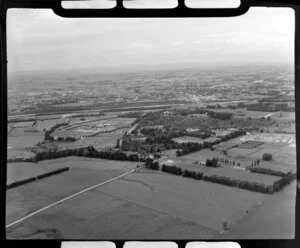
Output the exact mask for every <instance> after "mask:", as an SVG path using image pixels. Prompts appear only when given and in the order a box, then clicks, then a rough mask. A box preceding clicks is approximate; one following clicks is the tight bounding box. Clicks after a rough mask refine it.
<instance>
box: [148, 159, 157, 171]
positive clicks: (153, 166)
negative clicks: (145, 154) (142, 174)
mask: <svg viewBox="0 0 300 248" xmlns="http://www.w3.org/2000/svg"><path fill="white" fill-rule="evenodd" d="M145 167H146V168H147V169H151V170H159V164H158V162H157V161H155V162H154V161H153V159H151V158H147V159H146V161H145Z"/></svg>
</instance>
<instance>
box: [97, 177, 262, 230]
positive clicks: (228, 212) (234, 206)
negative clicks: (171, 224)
mask: <svg viewBox="0 0 300 248" xmlns="http://www.w3.org/2000/svg"><path fill="white" fill-rule="evenodd" d="M178 185H180V187H179V186H178ZM96 191H99V192H102V193H104V194H108V195H113V196H115V197H117V198H121V199H125V200H128V201H131V202H135V203H137V204H139V205H142V206H145V207H148V208H151V209H155V210H158V211H162V212H165V213H168V214H170V215H172V216H177V217H179V218H182V219H185V220H188V221H192V222H196V223H198V224H200V225H203V226H205V227H206V228H209V229H213V230H216V231H219V230H220V229H221V228H222V221H225V220H227V221H229V222H232V223H233V222H235V221H236V220H237V219H239V218H241V216H242V215H243V214H244V213H245V211H246V210H247V209H250V208H252V207H254V206H255V204H257V203H259V202H260V201H262V200H263V198H264V196H263V194H259V193H252V192H247V191H246V192H245V191H243V190H240V189H236V188H230V187H224V186H221V185H218V184H212V183H208V182H204V181H195V180H187V179H186V178H183V177H176V176H173V175H168V174H165V173H155V174H149V173H145V174H144V173H143V172H139V173H135V174H131V175H128V176H127V177H125V178H122V179H120V180H118V181H115V182H113V183H111V184H108V185H104V186H103V187H99V188H98V189H96Z"/></svg>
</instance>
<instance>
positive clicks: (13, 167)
mask: <svg viewBox="0 0 300 248" xmlns="http://www.w3.org/2000/svg"><path fill="white" fill-rule="evenodd" d="M48 171H49V170H47V169H45V168H42V167H40V166H37V165H36V164H34V163H25V162H24V163H7V184H9V183H12V182H16V181H20V180H23V179H28V178H30V177H36V176H38V175H40V174H43V173H46V172H48Z"/></svg>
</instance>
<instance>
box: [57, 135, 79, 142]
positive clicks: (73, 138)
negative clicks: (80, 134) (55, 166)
mask: <svg viewBox="0 0 300 248" xmlns="http://www.w3.org/2000/svg"><path fill="white" fill-rule="evenodd" d="M51 137H52V136H51ZM76 140H77V139H76V138H75V137H70V136H67V137H58V138H57V141H62V142H74V141H76Z"/></svg>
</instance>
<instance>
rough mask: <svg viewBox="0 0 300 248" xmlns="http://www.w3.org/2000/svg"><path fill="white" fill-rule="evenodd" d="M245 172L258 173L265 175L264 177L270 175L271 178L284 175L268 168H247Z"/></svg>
mask: <svg viewBox="0 0 300 248" xmlns="http://www.w3.org/2000/svg"><path fill="white" fill-rule="evenodd" d="M246 170H248V171H251V172H253V173H259V174H265V175H271V176H278V177H283V176H285V175H286V173H284V172H282V171H276V170H272V169H268V168H262V167H251V166H247V167H246Z"/></svg>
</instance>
